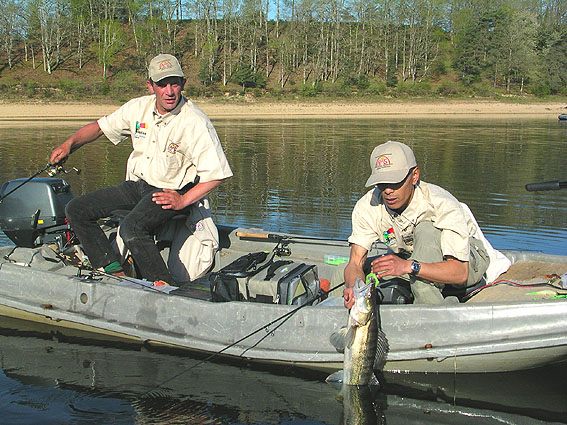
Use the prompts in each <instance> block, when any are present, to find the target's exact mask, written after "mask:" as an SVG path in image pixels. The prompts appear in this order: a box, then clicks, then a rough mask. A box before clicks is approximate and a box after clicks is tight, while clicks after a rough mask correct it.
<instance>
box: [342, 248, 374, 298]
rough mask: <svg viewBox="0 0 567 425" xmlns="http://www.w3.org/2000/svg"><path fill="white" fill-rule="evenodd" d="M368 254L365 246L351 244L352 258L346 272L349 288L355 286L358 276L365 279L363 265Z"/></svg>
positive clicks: (346, 282)
mask: <svg viewBox="0 0 567 425" xmlns="http://www.w3.org/2000/svg"><path fill="white" fill-rule="evenodd" d="M367 255H368V251H367V250H366V249H364V248H363V247H361V246H359V245H356V244H352V245H351V247H350V258H349V261H348V264H347V266H346V267H345V272H344V277H345V286H346V287H347V288H352V287H353V286H354V282H355V281H356V278H357V277H359V278H361V279H362V280H365V276H364V270H363V267H364V263H365V262H366V256H367Z"/></svg>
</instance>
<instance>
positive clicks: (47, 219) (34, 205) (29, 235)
mask: <svg viewBox="0 0 567 425" xmlns="http://www.w3.org/2000/svg"><path fill="white" fill-rule="evenodd" d="M25 180H26V179H16V180H10V181H8V182H6V183H4V184H3V185H2V188H0V199H1V201H0V229H2V231H3V232H4V233H5V234H6V236H8V238H10V240H11V241H12V242H14V243H15V244H16V246H21V247H27V248H33V247H36V246H39V245H41V244H44V243H58V244H59V245H61V243H62V239H63V238H64V237H65V236H64V235H65V234H66V233H67V232H68V231H69V226H68V224H67V222H66V220H65V206H66V205H67V203H68V202H69V201H70V200H71V199H73V193H72V192H71V186H69V183H67V182H66V181H65V180H63V179H60V178H33V179H31V180H30V181H28V182H27V183H25V184H24V185H22V183H23V182H24V181H25ZM19 185H22V186H21V187H20V188H18V190H15V191H14V193H11V194H10V196H6V197H5V198H4V196H5V194H7V193H9V192H10V191H12V190H13V189H15V188H16V187H18V186H19Z"/></svg>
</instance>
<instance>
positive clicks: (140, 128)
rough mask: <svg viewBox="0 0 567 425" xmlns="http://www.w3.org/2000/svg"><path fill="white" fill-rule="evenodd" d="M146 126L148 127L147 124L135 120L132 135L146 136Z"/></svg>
mask: <svg viewBox="0 0 567 425" xmlns="http://www.w3.org/2000/svg"><path fill="white" fill-rule="evenodd" d="M146 128H148V125H147V124H146V123H145V122H140V121H136V132H135V133H134V137H142V138H144V137H146V132H145V129H146Z"/></svg>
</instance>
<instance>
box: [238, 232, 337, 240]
mask: <svg viewBox="0 0 567 425" xmlns="http://www.w3.org/2000/svg"><path fill="white" fill-rule="evenodd" d="M236 236H238V237H239V238H246V239H269V240H272V241H283V240H288V239H289V240H293V239H301V240H308V241H331V242H346V241H345V240H344V239H336V238H319V237H314V236H294V235H279V234H277V233H251V232H236Z"/></svg>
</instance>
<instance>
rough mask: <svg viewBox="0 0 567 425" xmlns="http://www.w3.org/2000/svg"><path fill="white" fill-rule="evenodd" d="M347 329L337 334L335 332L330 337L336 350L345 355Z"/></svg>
mask: <svg viewBox="0 0 567 425" xmlns="http://www.w3.org/2000/svg"><path fill="white" fill-rule="evenodd" d="M346 332H347V328H346V327H344V328H340V329H339V330H338V331H337V332H333V333H332V334H331V336H330V337H329V341H330V343H331V345H332V346H333V347H335V350H337V352H339V353H344V351H345V336H346Z"/></svg>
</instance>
